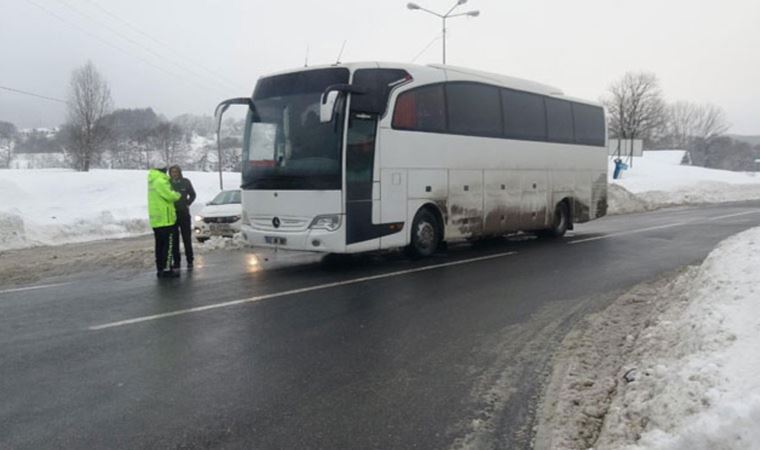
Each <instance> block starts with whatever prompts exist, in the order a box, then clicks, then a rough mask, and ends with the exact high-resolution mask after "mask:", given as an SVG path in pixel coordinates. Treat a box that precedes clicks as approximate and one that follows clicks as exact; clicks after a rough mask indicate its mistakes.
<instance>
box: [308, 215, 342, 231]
mask: <svg viewBox="0 0 760 450" xmlns="http://www.w3.org/2000/svg"><path fill="white" fill-rule="evenodd" d="M309 228H311V229H321V230H327V231H335V230H337V229H338V228H340V216H339V215H337V214H327V215H324V216H317V217H315V218H314V220H312V221H311V225H309Z"/></svg>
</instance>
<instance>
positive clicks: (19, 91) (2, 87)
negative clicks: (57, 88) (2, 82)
mask: <svg viewBox="0 0 760 450" xmlns="http://www.w3.org/2000/svg"><path fill="white" fill-rule="evenodd" d="M0 89H3V90H5V91H10V92H15V93H17V94H22V95H28V96H30V97H37V98H41V99H43V100H50V101H51V102H58V103H64V104H65V103H66V100H61V99H60V98H55V97H48V96H47V95H40V94H35V93H34V92H29V91H22V90H21V89H14V88H12V87H8V86H0Z"/></svg>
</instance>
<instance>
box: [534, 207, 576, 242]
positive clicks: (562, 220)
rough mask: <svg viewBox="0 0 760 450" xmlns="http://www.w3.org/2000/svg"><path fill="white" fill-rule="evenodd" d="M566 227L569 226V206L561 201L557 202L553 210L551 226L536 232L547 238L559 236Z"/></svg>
mask: <svg viewBox="0 0 760 450" xmlns="http://www.w3.org/2000/svg"><path fill="white" fill-rule="evenodd" d="M568 228H570V208H569V207H568V206H567V202H566V201H561V202H559V203H558V204H557V209H555V210H554V222H553V223H552V227H551V228H548V229H546V230H541V231H540V232H539V233H538V234H539V235H540V236H543V237H548V238H561V237H562V236H564V235H565V233H566V232H567V230H568Z"/></svg>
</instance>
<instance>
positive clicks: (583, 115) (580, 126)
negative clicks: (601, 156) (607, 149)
mask: <svg viewBox="0 0 760 450" xmlns="http://www.w3.org/2000/svg"><path fill="white" fill-rule="evenodd" d="M573 122H574V123H575V142H577V143H579V144H584V145H596V146H601V147H603V146H604V110H603V109H602V108H600V107H598V106H591V105H584V104H582V103H573Z"/></svg>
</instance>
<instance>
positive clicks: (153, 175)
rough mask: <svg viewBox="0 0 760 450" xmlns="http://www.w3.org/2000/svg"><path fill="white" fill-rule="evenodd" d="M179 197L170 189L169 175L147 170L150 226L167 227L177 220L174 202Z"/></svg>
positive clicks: (178, 194) (177, 193)
mask: <svg viewBox="0 0 760 450" xmlns="http://www.w3.org/2000/svg"><path fill="white" fill-rule="evenodd" d="M180 197H181V195H180V193H179V192H176V191H173V190H172V185H171V180H170V178H169V175H167V174H165V173H163V172H161V171H160V170H156V169H150V171H148V215H149V216H150V226H151V228H160V227H169V226H172V225H174V224H175V223H176V222H177V212H176V210H175V209H174V202H176V201H177V200H179V199H180Z"/></svg>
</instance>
